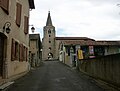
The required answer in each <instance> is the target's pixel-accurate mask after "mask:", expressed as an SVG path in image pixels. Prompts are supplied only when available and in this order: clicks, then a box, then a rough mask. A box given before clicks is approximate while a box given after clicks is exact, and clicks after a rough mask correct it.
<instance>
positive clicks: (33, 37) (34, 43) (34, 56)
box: [29, 34, 42, 67]
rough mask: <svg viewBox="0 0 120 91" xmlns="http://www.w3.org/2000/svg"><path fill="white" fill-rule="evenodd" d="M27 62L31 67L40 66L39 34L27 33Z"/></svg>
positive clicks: (40, 47)
mask: <svg viewBox="0 0 120 91" xmlns="http://www.w3.org/2000/svg"><path fill="white" fill-rule="evenodd" d="M29 46H30V49H29V62H30V65H31V67H37V66H40V63H41V61H42V43H41V40H40V34H29Z"/></svg>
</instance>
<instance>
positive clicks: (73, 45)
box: [42, 12, 120, 66]
mask: <svg viewBox="0 0 120 91" xmlns="http://www.w3.org/2000/svg"><path fill="white" fill-rule="evenodd" d="M42 45H43V60H50V59H59V60H60V61H63V62H64V63H65V64H68V65H70V66H72V65H74V63H75V60H76V51H77V50H78V49H81V50H82V51H83V52H84V58H89V57H94V56H101V55H109V54H115V53H120V41H96V40H94V39H91V38H87V37H56V31H55V27H54V26H53V24H52V20H51V16H50V12H49V13H48V17H47V22H46V26H44V28H43V40H42Z"/></svg>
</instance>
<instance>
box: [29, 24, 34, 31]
mask: <svg viewBox="0 0 120 91" xmlns="http://www.w3.org/2000/svg"><path fill="white" fill-rule="evenodd" d="M29 26H32V27H31V31H32V33H34V31H35V28H34V26H33V25H29Z"/></svg>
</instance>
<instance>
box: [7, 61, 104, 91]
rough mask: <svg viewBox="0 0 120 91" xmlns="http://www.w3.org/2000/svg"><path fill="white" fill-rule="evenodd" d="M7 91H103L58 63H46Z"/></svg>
mask: <svg viewBox="0 0 120 91" xmlns="http://www.w3.org/2000/svg"><path fill="white" fill-rule="evenodd" d="M7 91H104V90H103V89H101V88H100V87H98V86H97V85H96V84H95V82H94V81H92V80H91V79H89V77H87V76H84V75H83V74H82V73H78V72H77V71H75V70H74V69H71V68H69V67H68V66H66V65H64V64H62V63H60V62H59V61H47V62H44V63H43V65H42V66H41V67H39V68H37V69H34V70H32V71H31V72H29V73H28V74H27V75H25V76H24V77H22V78H20V79H18V80H17V81H15V83H14V84H13V85H12V86H10V87H9V89H7Z"/></svg>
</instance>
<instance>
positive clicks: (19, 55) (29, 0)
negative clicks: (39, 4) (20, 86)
mask: <svg viewBox="0 0 120 91" xmlns="http://www.w3.org/2000/svg"><path fill="white" fill-rule="evenodd" d="M34 8H35V6H34V0H0V84H2V83H4V82H7V81H9V80H13V79H15V78H17V77H19V76H22V75H23V74H25V73H26V72H28V71H29V70H28V68H29V62H28V50H29V34H28V27H29V25H28V23H29V11H30V9H34Z"/></svg>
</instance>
